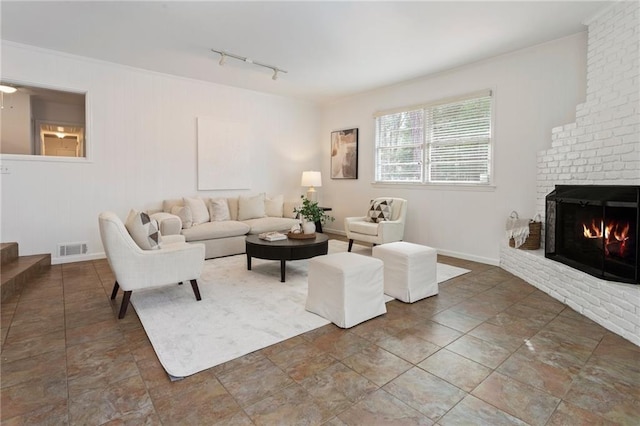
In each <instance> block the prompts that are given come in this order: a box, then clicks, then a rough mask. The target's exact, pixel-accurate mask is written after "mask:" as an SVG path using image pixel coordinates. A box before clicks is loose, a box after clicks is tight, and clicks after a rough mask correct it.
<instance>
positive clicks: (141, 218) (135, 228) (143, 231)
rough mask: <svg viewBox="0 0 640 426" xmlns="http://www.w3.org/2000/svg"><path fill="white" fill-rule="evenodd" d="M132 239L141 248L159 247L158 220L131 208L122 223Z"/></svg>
mask: <svg viewBox="0 0 640 426" xmlns="http://www.w3.org/2000/svg"><path fill="white" fill-rule="evenodd" d="M124 226H125V228H127V231H128V232H129V235H131V238H133V241H135V243H136V244H137V245H138V247H140V248H141V249H143V250H157V249H159V248H160V232H159V231H158V222H156V221H155V220H152V219H151V218H150V217H149V215H148V214H146V213H145V212H138V211H135V210H131V211H130V212H129V216H127V220H126V221H125V223H124Z"/></svg>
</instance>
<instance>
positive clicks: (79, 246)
mask: <svg viewBox="0 0 640 426" xmlns="http://www.w3.org/2000/svg"><path fill="white" fill-rule="evenodd" d="M87 251H88V249H87V243H67V244H58V256H59V257H63V256H77V255H79V254H86V253H87Z"/></svg>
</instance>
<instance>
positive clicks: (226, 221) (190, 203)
mask: <svg viewBox="0 0 640 426" xmlns="http://www.w3.org/2000/svg"><path fill="white" fill-rule="evenodd" d="M299 204H300V201H295V202H293V201H287V202H285V201H284V200H283V198H282V196H277V197H272V198H268V197H266V196H265V195H264V194H257V195H253V196H238V197H224V198H201V197H185V198H178V199H170V200H164V201H163V203H162V211H160V212H155V213H154V212H150V213H151V214H150V216H151V218H152V219H155V220H157V221H158V225H159V228H160V234H161V235H175V234H182V235H184V237H185V240H186V241H187V242H198V243H202V244H204V245H205V259H211V258H214V257H221V256H229V255H234V254H240V253H244V252H245V243H244V240H245V235H247V234H260V233H262V232H271V231H282V232H285V233H286V232H287V231H289V230H290V229H291V228H292V227H293V226H298V225H299V224H300V221H299V220H298V219H296V214H295V213H294V211H293V209H294V208H295V207H296V206H297V205H299ZM189 219H191V221H189ZM189 222H191V223H189Z"/></svg>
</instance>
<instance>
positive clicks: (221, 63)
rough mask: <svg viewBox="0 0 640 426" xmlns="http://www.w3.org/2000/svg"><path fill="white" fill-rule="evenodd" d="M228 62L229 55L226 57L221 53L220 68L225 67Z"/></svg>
mask: <svg viewBox="0 0 640 426" xmlns="http://www.w3.org/2000/svg"><path fill="white" fill-rule="evenodd" d="M226 60H227V55H225V54H224V53H221V54H220V62H218V63H219V64H220V66H222V65H224V63H225V61H226Z"/></svg>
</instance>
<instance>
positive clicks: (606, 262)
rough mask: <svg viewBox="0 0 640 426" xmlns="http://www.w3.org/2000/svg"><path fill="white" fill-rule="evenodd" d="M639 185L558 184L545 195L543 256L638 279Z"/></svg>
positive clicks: (614, 278)
mask: <svg viewBox="0 0 640 426" xmlns="http://www.w3.org/2000/svg"><path fill="white" fill-rule="evenodd" d="M639 200H640V186H623V185H620V186H605V185H557V186H556V187H555V190H554V191H553V192H551V193H550V194H549V195H547V197H546V231H545V256H546V257H547V258H549V259H552V260H555V261H558V262H561V263H564V264H566V265H568V266H571V267H573V268H575V269H579V270H581V271H583V272H586V273H588V274H591V275H593V276H595V277H598V278H602V279H605V280H610V281H618V282H623V283H630V284H640V281H639V277H638V263H639V260H640V252H639V251H638V222H639V214H640V213H639V212H640V209H639Z"/></svg>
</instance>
